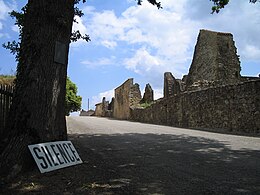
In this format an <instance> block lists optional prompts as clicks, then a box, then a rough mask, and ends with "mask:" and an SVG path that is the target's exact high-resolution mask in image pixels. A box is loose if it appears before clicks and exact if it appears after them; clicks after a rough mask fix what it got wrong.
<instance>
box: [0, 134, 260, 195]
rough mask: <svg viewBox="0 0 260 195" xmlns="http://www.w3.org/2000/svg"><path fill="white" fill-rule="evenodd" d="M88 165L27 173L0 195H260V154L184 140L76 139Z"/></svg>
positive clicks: (195, 139)
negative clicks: (42, 172) (47, 171)
mask: <svg viewBox="0 0 260 195" xmlns="http://www.w3.org/2000/svg"><path fill="white" fill-rule="evenodd" d="M69 139H70V140H71V141H72V142H73V144H74V146H75V147H76V148H77V151H78V152H79V154H80V156H81V158H82V160H83V161H84V163H83V164H81V165H78V166H74V167H68V168H65V169H61V170H57V171H53V172H50V173H45V174H40V173H39V171H38V170H34V171H32V172H29V173H26V174H24V175H23V176H21V177H19V178H17V179H16V180H14V181H13V182H12V183H10V184H7V185H6V186H5V188H4V189H2V192H1V191H0V194H1V193H3V194H28V193H30V194H66V195H70V194H106V195H107V194H116V195H118V194H124V195H125V194H131V195H135V194H170V195H171V194H259V192H260V185H259V181H260V164H259V162H260V151H256V150H247V149H243V150H232V149H231V148H230V147H229V145H228V143H221V142H218V141H215V140H211V139H205V138H200V137H190V136H185V135H166V134H164V135H157V134H114V135H87V134H71V135H69Z"/></svg>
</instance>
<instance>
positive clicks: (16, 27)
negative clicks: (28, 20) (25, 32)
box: [12, 25, 19, 33]
mask: <svg viewBox="0 0 260 195" xmlns="http://www.w3.org/2000/svg"><path fill="white" fill-rule="evenodd" d="M12 31H14V32H17V33H19V28H18V26H16V25H13V26H12Z"/></svg>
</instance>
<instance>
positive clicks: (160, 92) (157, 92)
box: [153, 89, 163, 100]
mask: <svg viewBox="0 0 260 195" xmlns="http://www.w3.org/2000/svg"><path fill="white" fill-rule="evenodd" d="M153 95H154V99H155V100H158V99H159V98H162V97H163V90H162V89H154V90H153Z"/></svg>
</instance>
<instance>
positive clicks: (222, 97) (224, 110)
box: [111, 30, 260, 136]
mask: <svg viewBox="0 0 260 195" xmlns="http://www.w3.org/2000/svg"><path fill="white" fill-rule="evenodd" d="M240 70H241V68H240V61H239V57H238V55H237V50H236V47H235V44H234V41H233V35H232V34H231V33H220V32H213V31H208V30H201V31H200V33H199V36H198V39H197V44H196V46H195V51H194V56H193V60H192V64H191V67H190V69H189V73H188V75H184V77H183V79H182V80H180V79H176V78H174V76H173V75H172V73H170V72H166V73H165V74H164V97H163V98H161V99H159V100H156V101H152V104H150V105H148V107H145V108H143V107H140V103H142V102H145V101H147V99H148V100H150V96H152V94H153V93H152V90H151V89H150V87H149V86H146V90H145V94H144V97H143V99H141V93H140V89H139V85H138V84H133V79H128V80H127V81H125V82H124V83H123V84H122V85H121V86H119V87H118V88H116V89H115V99H114V103H113V109H112V110H113V111H112V114H111V116H113V117H115V118H118V119H127V120H133V121H139V122H146V123H154V124H161V125H170V126H177V127H185V128H196V129H210V130H214V131H218V132H233V133H238V132H239V133H244V134H254V135H257V136H260V120H259V118H260V78H259V77H245V76H241V75H240ZM148 94H149V95H148ZM151 100H153V99H152V98H151Z"/></svg>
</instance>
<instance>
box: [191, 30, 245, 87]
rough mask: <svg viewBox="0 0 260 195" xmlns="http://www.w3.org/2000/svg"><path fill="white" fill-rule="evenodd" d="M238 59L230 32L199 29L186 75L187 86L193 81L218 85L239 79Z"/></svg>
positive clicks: (232, 82) (231, 82) (236, 81)
mask: <svg viewBox="0 0 260 195" xmlns="http://www.w3.org/2000/svg"><path fill="white" fill-rule="evenodd" d="M240 70H241V68H240V61H239V57H238V55H237V49H236V47H235V42H234V40H233V35H232V34H231V33H221V32H213V31H209V30H200V33H199V36H198V40H197V44H196V46H195V51H194V56H193V60H192V64H191V67H190V70H189V74H188V76H187V83H186V84H187V87H190V86H191V85H193V84H194V83H195V82H203V81H205V80H206V82H209V83H210V82H212V81H214V82H215V83H217V84H218V85H226V84H234V83H238V82H239V81H240Z"/></svg>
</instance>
